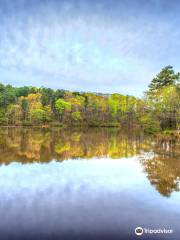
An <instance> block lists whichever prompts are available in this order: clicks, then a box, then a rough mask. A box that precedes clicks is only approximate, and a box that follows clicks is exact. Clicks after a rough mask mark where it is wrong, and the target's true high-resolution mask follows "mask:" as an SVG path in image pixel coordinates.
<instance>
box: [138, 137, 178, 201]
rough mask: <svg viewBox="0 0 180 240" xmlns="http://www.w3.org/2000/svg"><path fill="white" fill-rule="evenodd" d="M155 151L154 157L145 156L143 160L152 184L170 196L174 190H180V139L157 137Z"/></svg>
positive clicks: (164, 194) (160, 191)
mask: <svg viewBox="0 0 180 240" xmlns="http://www.w3.org/2000/svg"><path fill="white" fill-rule="evenodd" d="M153 152H154V156H153V157H150V158H143V159H142V161H141V162H142V164H143V166H144V170H145V172H146V173H147V177H148V179H149V180H150V182H151V184H152V185H154V186H155V188H156V189H157V190H158V192H159V193H161V194H162V195H163V196H166V197H169V196H170V195H171V193H172V192H173V191H179V180H180V141H179V140H178V139H176V140H175V139H157V142H156V144H155V146H154V148H153Z"/></svg>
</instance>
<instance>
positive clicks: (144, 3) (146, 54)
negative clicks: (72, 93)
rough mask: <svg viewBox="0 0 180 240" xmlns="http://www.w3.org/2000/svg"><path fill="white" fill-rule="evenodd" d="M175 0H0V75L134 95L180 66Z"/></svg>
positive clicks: (11, 79)
mask: <svg viewBox="0 0 180 240" xmlns="http://www.w3.org/2000/svg"><path fill="white" fill-rule="evenodd" d="M179 11H180V1H175V0H171V1H168V0H49V1H46V0H1V1H0V16H1V17H0V81H1V82H3V83H5V84H9V83H10V84H12V85H16V86H22V85H35V86H46V87H52V88H54V89H57V88H63V89H68V90H79V91H93V92H105V93H111V92H120V93H124V94H132V95H136V96H141V95H142V93H143V91H144V90H146V88H147V86H148V84H149V82H150V81H151V79H152V78H153V76H154V75H155V74H156V73H157V72H158V71H159V70H160V69H161V68H162V67H164V66H166V65H169V64H170V65H173V66H174V69H175V70H176V71H178V70H180V61H179V58H180V15H179Z"/></svg>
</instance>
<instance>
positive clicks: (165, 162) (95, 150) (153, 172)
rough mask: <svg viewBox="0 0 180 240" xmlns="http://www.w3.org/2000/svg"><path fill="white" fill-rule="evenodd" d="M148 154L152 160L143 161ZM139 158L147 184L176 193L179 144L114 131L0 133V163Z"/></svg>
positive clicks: (13, 130)
mask: <svg viewBox="0 0 180 240" xmlns="http://www.w3.org/2000/svg"><path fill="white" fill-rule="evenodd" d="M147 152H152V153H153V157H152V156H151V157H144V156H145V155H144V153H147ZM132 156H139V157H141V164H142V166H143V168H144V171H145V172H146V174H147V178H148V179H149V181H150V183H151V184H152V185H154V186H155V188H156V189H157V191H158V192H159V193H160V194H162V195H163V196H167V197H168V196H170V195H171V193H172V192H173V191H178V190H179V180H180V158H179V156H180V142H179V140H178V139H176V140H175V139H162V138H161V139H158V138H153V137H150V136H143V135H141V134H137V133H135V132H127V131H126V132H123V131H122V130H117V129H106V128H100V129H96V128H91V129H83V130H75V129H74V130H72V129H71V130H62V129H51V130H48V129H35V128H33V129H30V128H1V129H0V163H1V164H9V163H11V162H13V161H17V162H21V163H23V164H25V163H33V162H42V163H43V162H49V161H51V160H53V159H54V160H56V161H62V160H66V159H77V158H81V159H89V160H90V159H91V158H99V159H100V158H102V157H108V158H111V159H117V158H124V157H126V158H127V157H132Z"/></svg>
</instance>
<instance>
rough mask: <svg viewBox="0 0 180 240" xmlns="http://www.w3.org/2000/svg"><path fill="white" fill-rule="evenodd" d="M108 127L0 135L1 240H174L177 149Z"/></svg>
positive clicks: (179, 170) (179, 209) (178, 207)
mask: <svg viewBox="0 0 180 240" xmlns="http://www.w3.org/2000/svg"><path fill="white" fill-rule="evenodd" d="M179 146H180V145H179V141H178V140H174V139H157V138H153V137H152V136H145V135H142V134H140V133H135V132H132V131H131V132H130V131H128V132H127V131H126V132H123V131H122V130H113V129H110V130H108V129H85V130H81V131H80V130H59V129H52V130H40V129H39V130H38V129H25V128H2V129H0V164H1V165H0V216H1V220H0V235H1V236H0V239H136V237H137V236H136V235H135V234H134V229H135V228H136V227H137V226H141V227H145V228H162V229H163V228H168V229H170V228H171V229H173V231H174V233H173V234H166V235H165V234H164V235H163V234H156V235H150V234H144V235H142V236H140V237H137V238H139V239H140V238H141V239H178V238H179V236H180V228H179V220H180V192H179V180H180V148H179Z"/></svg>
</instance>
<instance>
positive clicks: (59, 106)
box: [0, 66, 180, 132]
mask: <svg viewBox="0 0 180 240" xmlns="http://www.w3.org/2000/svg"><path fill="white" fill-rule="evenodd" d="M179 77H180V74H179V73H174V71H173V69H172V67H171V66H167V67H165V68H163V69H162V71H161V72H160V73H159V74H158V75H157V76H156V77H155V78H154V79H153V80H152V82H151V84H150V86H149V89H148V91H147V92H146V94H145V97H144V98H143V99H139V98H135V97H133V96H125V95H122V94H117V93H115V94H111V95H105V94H104V95H103V94H96V93H89V92H71V91H65V90H53V89H50V88H44V87H41V88H36V87H27V86H25V87H13V86H11V85H3V84H0V124H1V125H17V126H18V125H23V126H31V125H50V124H51V125H63V126H107V127H110V126H128V127H141V128H143V129H145V130H146V131H149V132H154V131H159V130H161V129H178V127H179V123H180V86H179Z"/></svg>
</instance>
